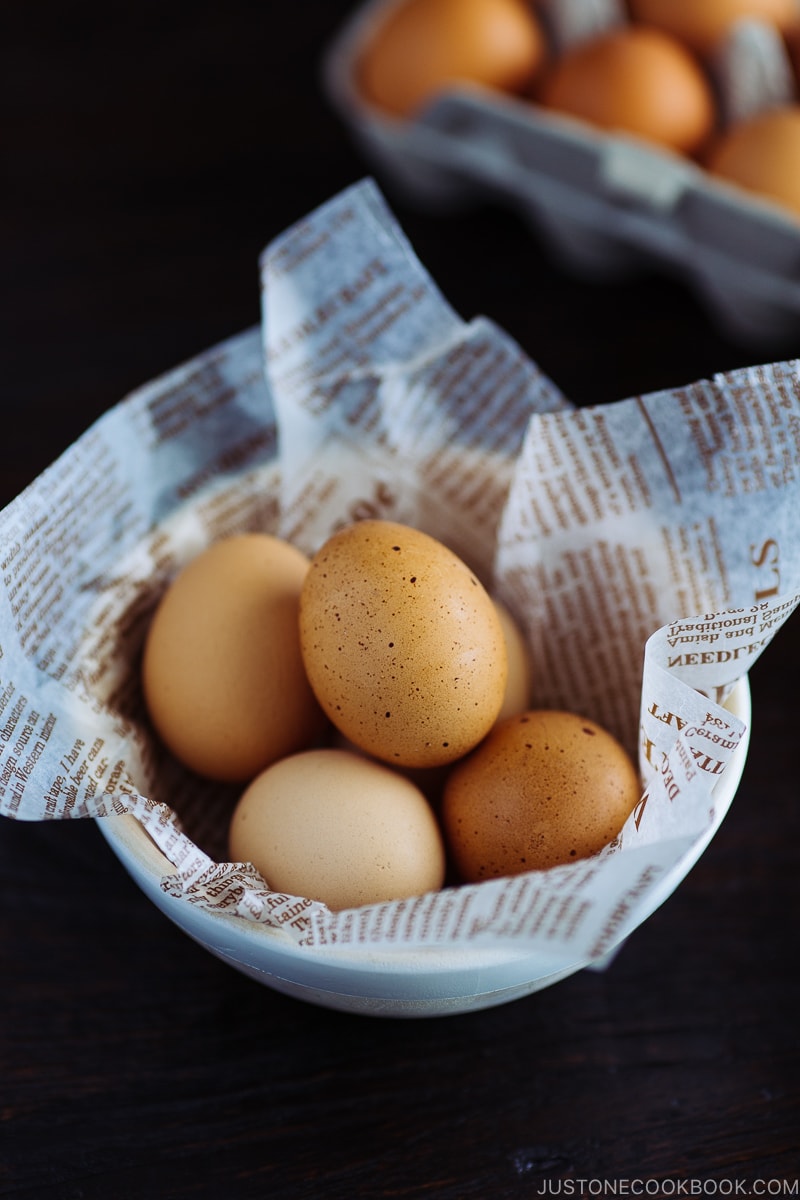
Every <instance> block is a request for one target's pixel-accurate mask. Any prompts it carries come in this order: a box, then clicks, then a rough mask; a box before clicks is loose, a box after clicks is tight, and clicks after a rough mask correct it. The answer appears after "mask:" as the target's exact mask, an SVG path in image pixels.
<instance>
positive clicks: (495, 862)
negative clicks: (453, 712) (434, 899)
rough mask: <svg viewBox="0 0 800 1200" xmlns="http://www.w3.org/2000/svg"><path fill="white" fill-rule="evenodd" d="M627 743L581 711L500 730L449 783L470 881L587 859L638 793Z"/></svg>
mask: <svg viewBox="0 0 800 1200" xmlns="http://www.w3.org/2000/svg"><path fill="white" fill-rule="evenodd" d="M640 790H641V789H640V786H639V779H638V776H637V773H636V770H635V768H634V766H633V763H632V762H631V760H630V757H629V756H628V754H627V753H626V752H625V750H624V749H623V747H622V746H620V744H619V743H618V742H617V741H616V739H615V738H613V737H612V736H611V735H610V734H609V733H607V732H606V731H605V730H604V729H602V728H601V726H599V725H597V724H596V723H595V722H594V721H589V720H586V719H585V718H584V717H581V716H578V715H576V714H575V713H569V712H558V711H552V712H551V711H544V710H532V711H529V712H527V713H522V714H521V715H519V716H516V717H511V718H509V719H508V720H506V721H504V722H502V724H500V725H498V726H496V727H495V729H493V730H492V732H491V733H490V734H489V736H488V737H487V738H486V739H485V741H484V742H482V744H481V745H480V746H479V747H478V748H477V750H475V751H473V753H472V754H470V755H469V756H468V757H467V758H465V759H464V761H463V762H461V763H458V764H457V765H456V766H455V767H454V768H453V770H452V771H451V773H450V776H449V777H448V780H447V783H446V784H445V790H444V800H443V805H442V812H441V820H442V827H443V830H444V835H445V842H446V844H447V845H448V847H449V850H450V853H451V855H452V858H453V862H454V864H455V867H456V870H457V871H458V873H459V875H460V877H461V879H462V880H464V881H465V882H470V883H478V882H480V881H481V880H482V879H490V878H496V877H499V876H505V875H520V874H522V873H524V872H525V871H532V870H540V869H545V868H548V867H554V866H558V865H560V864H564V863H570V862H574V861H576V860H577V859H582V858H588V857H589V856H590V855H592V854H596V853H597V852H598V851H599V850H602V848H603V847H604V846H606V845H607V844H608V843H609V842H611V841H613V839H614V838H615V837H616V835H617V834H618V833H619V831H620V829H621V828H622V826H623V825H624V824H625V821H626V820H627V818H628V816H629V815H630V813H631V812H632V810H633V808H634V807H635V805H636V804H637V802H638V800H639V798H640Z"/></svg>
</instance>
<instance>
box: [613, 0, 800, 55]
mask: <svg viewBox="0 0 800 1200" xmlns="http://www.w3.org/2000/svg"><path fill="white" fill-rule="evenodd" d="M628 8H629V10H630V13H631V16H632V17H633V19H634V21H641V22H644V23H647V24H648V25H653V26H655V27H657V28H658V29H662V30H664V31H665V32H666V33H670V34H672V35H673V37H676V38H678V39H679V40H680V41H681V42H683V43H684V45H686V46H689V47H690V48H691V49H692V50H694V51H695V52H696V53H698V54H700V55H708V54H710V53H711V52H712V51H713V50H714V49H715V47H716V46H717V45H718V44H719V43H720V42H721V40H722V39H723V38H724V37H725V35H726V33H728V31H729V30H730V28H731V26H732V25H733V24H734V23H735V22H736V21H739V20H741V19H742V18H744V17H751V18H756V19H759V20H763V21H768V22H770V23H771V24H773V25H774V26H775V27H776V28H777V29H779V30H785V29H788V28H789V27H790V25H791V24H792V23H793V22H794V21H796V20H797V18H798V4H797V0H628Z"/></svg>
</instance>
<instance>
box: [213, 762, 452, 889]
mask: <svg viewBox="0 0 800 1200" xmlns="http://www.w3.org/2000/svg"><path fill="white" fill-rule="evenodd" d="M229 848H230V855H231V859H232V860H233V861H236V862H251V863H253V864H254V866H255V867H256V868H257V869H258V870H259V871H260V873H261V875H262V876H263V877H264V879H265V880H266V882H267V883H268V884H269V886H270V887H271V888H272V889H273V890H275V891H279V892H286V893H288V894H289V895H294V896H308V897H309V898H310V899H312V900H321V901H322V902H323V903H324V904H327V905H328V907H329V908H331V909H337V910H338V909H342V908H356V907H358V906H359V905H362V904H377V903H380V902H382V901H387V900H402V899H404V898H406V897H408V896H416V895H422V894H424V893H425V892H428V891H438V889H439V888H440V887H441V886H442V881H443V879H444V866H445V859H444V846H443V842H442V836H441V833H440V831H439V827H438V825H437V824H436V820H435V819H434V816H433V813H432V812H431V809H430V806H429V805H428V802H427V801H426V799H425V797H424V796H423V795H422V793H421V792H420V791H419V789H418V788H416V787H415V786H414V784H413V783H411V782H410V781H409V780H408V779H406V778H404V777H403V776H402V775H400V774H398V773H397V772H396V771H393V770H392V769H391V768H390V767H387V766H385V765H384V764H383V763H376V762H372V761H371V760H370V759H366V758H364V757H363V756H361V755H358V754H351V753H350V752H349V751H347V750H338V749H322V750H307V751H305V752H303V753H300V754H294V755H291V756H290V757H289V758H284V759H281V761H280V762H277V763H273V765H272V766H271V767H268V768H267V770H266V771H264V772H262V774H261V775H259V776H258V778H256V779H254V780H253V782H252V783H251V784H250V786H249V787H248V788H247V789H246V790H245V792H244V793H243V795H242V797H241V798H240V800H239V803H238V805H237V807H236V809H235V810H234V813H233V817H232V820H231V825H230V834H229Z"/></svg>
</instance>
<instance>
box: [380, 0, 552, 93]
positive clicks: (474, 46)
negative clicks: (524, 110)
mask: <svg viewBox="0 0 800 1200" xmlns="http://www.w3.org/2000/svg"><path fill="white" fill-rule="evenodd" d="M544 54H545V41H544V37H543V34H542V31H541V28H540V26H539V22H538V21H537V19H536V18H535V17H534V15H533V13H532V12H531V9H530V7H529V5H528V4H527V3H526V0H401V2H400V3H398V4H397V5H396V6H395V7H394V8H393V9H392V10H391V11H390V13H389V15H388V16H387V17H386V18H385V19H383V20H382V21H381V22H380V24H379V26H378V28H377V29H376V30H375V32H374V34H373V35H372V37H371V38H370V39H369V42H368V44H367V45H366V46H365V48H364V50H363V53H362V55H361V61H360V63H359V68H358V82H359V86H360V88H361V91H362V92H363V94H364V96H365V97H366V98H367V99H368V100H370V101H371V102H372V103H373V104H376V105H377V106H378V107H379V108H382V109H385V110H386V111H387V112H389V113H392V114H394V115H395V116H400V117H408V116H411V115H413V114H414V113H415V112H416V111H417V110H419V109H420V108H421V107H422V106H423V105H424V104H425V103H426V102H427V101H429V100H431V99H432V98H433V96H435V95H436V93H437V92H439V91H441V90H442V89H443V88H446V87H447V86H448V85H451V84H454V83H456V84H457V83H463V82H465V81H467V82H473V83H477V84H481V85H483V86H485V87H489V88H494V89H498V90H500V91H505V92H517V91H521V90H522V89H523V88H525V87H527V86H529V84H530V81H531V79H532V77H533V76H534V74H535V73H536V71H537V70H538V68H539V66H540V64H541V62H542V61H543V59H544Z"/></svg>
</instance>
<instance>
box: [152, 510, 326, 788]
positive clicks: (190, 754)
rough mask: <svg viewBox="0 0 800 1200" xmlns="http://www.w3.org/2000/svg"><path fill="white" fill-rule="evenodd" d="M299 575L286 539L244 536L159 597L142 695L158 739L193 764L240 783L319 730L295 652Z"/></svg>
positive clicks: (303, 566) (217, 547)
mask: <svg viewBox="0 0 800 1200" xmlns="http://www.w3.org/2000/svg"><path fill="white" fill-rule="evenodd" d="M307 572H308V559H307V557H306V556H305V555H304V554H302V553H301V552H300V551H299V550H298V549H296V548H295V547H294V546H291V545H289V544H288V543H287V542H285V541H282V540H281V539H279V538H275V537H271V536H269V535H267V534H260V533H244V534H239V535H236V536H233V537H229V538H224V539H222V540H221V541H219V542H216V543H215V544H213V545H212V546H210V547H209V548H208V549H207V550H205V551H204V552H203V553H201V554H199V555H198V556H197V558H195V559H194V560H193V561H192V562H190V563H189V564H188V565H187V566H186V567H184V569H183V570H182V571H181V572H180V573H179V574H178V575H177V577H176V578H175V579H174V580H173V582H172V583H171V585H170V586H169V588H168V589H167V591H166V592H165V594H164V596H163V597H162V599H161V602H160V604H159V606H158V608H157V609H156V612H155V614H154V616H153V620H152V622H151V625H150V628H149V631H148V635H147V639H146V643H145V647H144V655H143V660H142V686H143V690H144V698H145V703H146V705H147V709H148V712H149V714H150V718H151V720H152V723H153V726H154V727H155V730H156V733H157V734H158V736H159V737H160V738H161V740H162V741H163V742H164V743H165V744H166V745H167V747H168V748H169V749H170V750H171V751H172V753H173V754H174V755H175V756H176V758H178V759H180V760H181V762H183V763H184V764H185V765H186V766H187V767H189V768H191V769H192V770H193V771H196V772H197V773H199V774H201V775H204V776H207V777H208V778H210V779H217V780H224V781H231V782H246V781H248V780H250V779H252V778H253V777H254V776H255V775H257V774H258V772H259V771H261V770H263V769H264V767H266V766H267V765H268V764H269V763H271V762H273V761H274V760H275V759H276V758H279V757H281V756H282V755H285V754H291V753H293V752H294V751H296V750H300V749H302V748H304V747H306V746H309V745H310V744H311V743H312V742H313V741H314V739H315V738H316V737H317V736H318V735H319V734H320V732H321V730H322V729H323V728H324V727H325V725H326V722H325V720H324V717H323V715H322V712H321V710H320V708H319V705H318V704H317V701H316V699H315V697H314V694H313V692H312V690H311V687H310V685H309V683H308V680H307V678H306V675H305V669H304V667H303V661H302V657H301V654H300V637H299V632H298V624H297V623H298V612H299V598H300V589H301V587H302V585H303V582H304V580H305V577H306V574H307Z"/></svg>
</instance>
